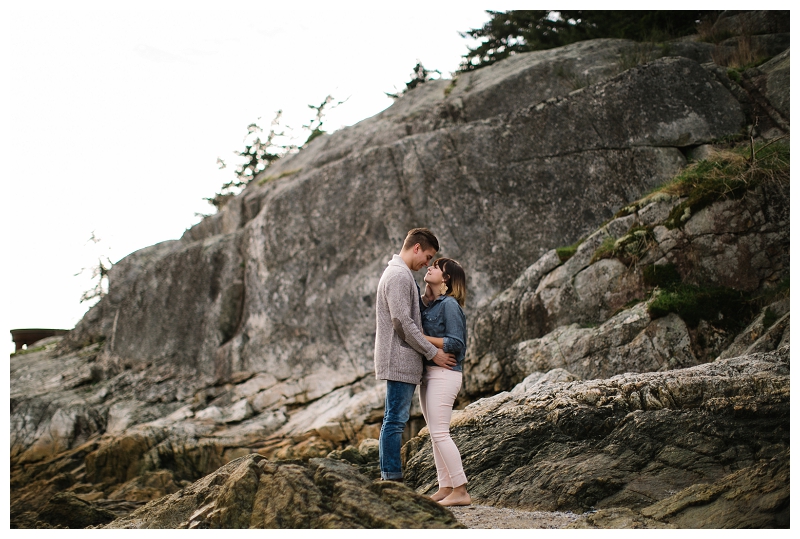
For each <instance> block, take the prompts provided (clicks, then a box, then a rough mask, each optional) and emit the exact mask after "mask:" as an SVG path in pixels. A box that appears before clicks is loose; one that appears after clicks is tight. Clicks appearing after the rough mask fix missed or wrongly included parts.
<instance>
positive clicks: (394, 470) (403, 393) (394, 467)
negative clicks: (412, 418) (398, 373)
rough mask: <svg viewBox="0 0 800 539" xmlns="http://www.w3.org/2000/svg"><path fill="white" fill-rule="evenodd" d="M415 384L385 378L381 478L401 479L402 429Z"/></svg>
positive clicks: (380, 445) (403, 428) (409, 411)
mask: <svg viewBox="0 0 800 539" xmlns="http://www.w3.org/2000/svg"><path fill="white" fill-rule="evenodd" d="M416 387H417V386H416V385H414V384H407V383H406V382H395V381H394V380H386V403H385V404H384V410H383V424H382V425H381V437H380V440H379V442H380V444H379V445H378V447H379V449H380V458H381V479H402V478H403V468H402V465H401V464H400V447H401V446H402V445H403V431H404V430H405V428H406V423H407V422H408V417H409V415H410V413H411V399H412V398H414V389H416Z"/></svg>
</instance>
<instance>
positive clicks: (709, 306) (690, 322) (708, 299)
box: [647, 284, 758, 330]
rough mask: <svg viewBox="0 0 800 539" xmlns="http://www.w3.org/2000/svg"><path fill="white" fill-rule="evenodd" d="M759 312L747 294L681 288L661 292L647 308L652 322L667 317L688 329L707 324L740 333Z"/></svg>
mask: <svg viewBox="0 0 800 539" xmlns="http://www.w3.org/2000/svg"><path fill="white" fill-rule="evenodd" d="M757 311H758V304H757V303H755V302H753V301H751V298H750V297H749V294H746V293H744V292H740V291H738V290H733V289H731V288H724V287H699V286H694V285H688V284H680V285H678V286H675V287H673V288H670V289H667V290H663V291H661V292H660V293H658V294H657V295H656V297H655V298H654V299H653V300H652V301H651V302H650V304H649V305H648V307H647V312H648V313H649V314H650V316H651V317H652V318H654V319H655V318H660V317H662V316H666V315H668V314H669V313H675V314H677V315H678V316H680V317H681V318H682V319H683V321H684V322H686V325H687V326H689V327H690V328H695V327H697V324H699V323H700V320H706V321H708V322H709V323H712V324H713V325H714V326H717V327H719V328H721V329H726V330H728V329H741V328H743V327H745V326H746V325H747V323H749V321H750V320H751V319H752V318H753V316H754V315H755V313H756V312H757Z"/></svg>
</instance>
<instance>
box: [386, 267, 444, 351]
mask: <svg viewBox="0 0 800 539" xmlns="http://www.w3.org/2000/svg"><path fill="white" fill-rule="evenodd" d="M406 281H407V279H404V278H402V277H401V276H396V277H393V278H392V279H391V281H389V282H387V283H386V284H387V286H386V296H387V297H386V299H387V303H388V305H389V315H390V316H391V319H392V326H393V327H394V330H395V332H396V333H397V334H398V335H399V336H400V338H401V339H402V340H403V341H405V343H406V344H408V345H409V346H410V347H411V348H413V349H414V350H416V351H417V352H419V353H420V354H422V355H423V356H425V359H432V358H433V356H435V355H436V347H435V346H433V345H432V344H431V343H429V342H428V340H427V339H426V338H425V337H424V335H423V334H422V331H421V330H420V328H419V327H418V326H417V324H416V323H415V322H414V319H413V318H412V317H411V313H412V309H413V308H414V305H413V304H412V303H411V301H412V299H414V300H415V301H416V299H415V298H417V297H419V293H418V290H419V289H418V288H417V286H416V283H414V282H413V279H412V280H411V281H412V282H411V283H410V284H411V286H412V287H414V292H413V294H412V293H409V289H408V284H409V283H407V282H406Z"/></svg>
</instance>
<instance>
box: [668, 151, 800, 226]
mask: <svg viewBox="0 0 800 539" xmlns="http://www.w3.org/2000/svg"><path fill="white" fill-rule="evenodd" d="M768 181H777V182H782V183H783V182H785V183H788V181H789V145H788V144H762V145H760V146H754V147H739V148H737V149H735V150H734V151H731V150H723V151H717V152H715V153H714V154H713V155H712V156H711V157H709V158H708V159H704V160H702V161H698V162H697V163H693V164H691V165H689V166H688V167H686V168H685V169H684V170H683V171H682V172H681V173H680V174H679V175H678V176H677V177H676V178H675V180H674V181H673V182H672V183H670V184H669V185H667V186H666V187H664V189H663V191H664V192H665V193H668V194H672V195H677V196H680V197H686V200H685V201H683V202H682V203H680V204H678V205H677V206H675V207H674V208H673V209H672V211H671V212H670V214H669V217H667V220H666V221H665V223H664V224H665V226H666V227H667V228H677V227H681V226H683V224H684V223H686V221H688V220H689V219H690V218H691V216H692V215H694V214H695V213H697V212H698V211H699V210H701V209H703V208H705V207H706V206H708V205H710V204H713V203H714V202H717V201H719V200H725V199H738V198H742V197H743V196H744V195H745V193H747V191H749V190H751V189H755V188H756V187H758V186H760V185H761V184H763V183H764V182H768Z"/></svg>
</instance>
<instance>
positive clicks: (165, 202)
mask: <svg viewBox="0 0 800 539" xmlns="http://www.w3.org/2000/svg"><path fill="white" fill-rule="evenodd" d="M470 3H471V2H461V3H459V6H461V7H460V8H458V9H455V8H453V7H452V6H449V7H448V6H447V5H443V6H442V9H441V10H435V9H422V8H421V6H420V5H414V4H413V3H397V4H393V5H397V6H398V9H397V10H392V11H389V10H383V11H382V10H366V9H363V8H361V9H355V8H358V5H357V4H351V5H350V9H348V8H347V6H348V4H347V3H345V4H341V3H332V2H330V3H324V4H323V3H318V4H316V5H317V6H330V5H337V6H345V7H344V8H342V9H336V10H330V9H324V8H318V7H315V5H314V4H313V3H311V4H309V3H302V2H301V3H296V2H295V3H291V4H290V3H288V2H287V3H285V4H279V5H299V6H305V7H306V8H307V9H305V10H302V9H294V10H268V11H267V10H265V9H264V7H265V6H269V5H274V3H270V2H261V3H258V4H253V3H252V2H245V3H242V2H240V3H235V2H226V3H225V4H217V5H225V6H230V7H228V8H226V9H225V10H223V11H220V10H212V9H207V8H206V6H207V4H202V3H199V4H198V3H194V4H191V6H200V7H201V8H205V9H202V10H196V8H194V7H192V9H194V10H188V9H185V8H186V7H189V6H190V4H174V3H173V4H166V5H167V6H170V7H176V6H177V8H180V9H174V10H168V9H154V7H153V6H152V5H148V4H147V3H146V2H144V3H143V2H136V3H130V5H131V6H138V7H140V8H148V9H138V10H130V11H123V10H121V9H113V10H110V9H101V8H102V4H99V3H89V2H84V3H80V2H78V3H75V2H70V3H69V4H70V5H71V6H79V7H83V8H85V9H71V10H58V9H57V7H58V5H57V4H51V5H48V4H44V5H45V8H44V9H37V10H35V11H34V10H30V9H29V10H27V11H13V10H14V9H17V8H19V7H21V6H11V9H12V11H7V12H6V14H7V22H8V26H9V27H8V30H9V31H8V34H7V35H8V37H9V41H10V43H9V49H8V50H9V55H8V58H7V61H8V66H9V69H7V70H6V73H7V74H9V75H10V76H9V78H8V79H7V81H8V83H9V84H8V96H9V99H10V100H9V103H10V110H9V111H8V123H7V125H8V137H9V144H8V146H7V151H8V155H7V159H6V167H5V175H6V189H5V195H4V197H5V198H6V208H7V214H6V218H7V219H8V225H7V228H6V230H7V231H9V232H10V234H9V238H8V240H7V241H8V242H9V243H8V245H7V248H6V253H12V255H11V257H9V258H10V260H9V259H7V260H9V262H10V263H8V262H7V267H6V271H8V273H9V275H8V276H7V277H6V279H5V282H6V283H10V284H11V286H10V287H9V289H8V299H9V302H8V303H9V306H10V309H9V311H10V312H9V320H8V322H9V329H10V328H25V327H45V328H71V327H73V326H74V325H75V324H76V323H77V322H78V321H79V320H80V318H81V317H82V316H83V314H84V312H85V311H86V309H87V308H88V306H89V304H88V303H83V304H81V303H79V298H80V296H81V293H82V292H83V291H85V290H87V289H89V288H91V287H92V281H91V280H90V278H89V273H88V272H87V273H86V274H84V275H82V276H79V277H75V276H74V274H75V273H78V272H79V271H80V270H81V269H82V268H84V267H89V266H92V265H93V264H95V262H96V260H97V256H98V255H99V254H105V255H107V256H109V258H110V259H111V260H112V261H114V262H116V261H117V260H119V259H120V258H122V257H124V256H125V255H127V254H129V253H131V252H133V251H135V250H137V249H140V248H143V247H146V246H148V245H152V244H154V243H157V242H160V241H164V240H169V239H177V238H179V237H180V236H181V235H182V234H183V232H184V230H185V229H186V228H188V227H189V226H191V225H193V224H195V223H196V222H197V221H198V220H199V218H198V217H196V216H195V213H211V212H213V208H212V207H211V206H210V205H208V203H207V202H205V201H204V200H203V197H209V196H212V195H213V194H214V193H215V192H216V191H217V190H219V189H220V187H221V185H222V184H223V183H224V182H225V181H228V180H231V179H233V177H234V176H233V168H234V167H233V166H232V163H233V162H235V160H236V158H235V156H234V154H233V151H234V150H240V149H242V148H243V143H242V140H243V137H244V135H245V133H246V127H247V125H248V124H249V123H251V122H253V121H256V119H257V118H259V117H261V123H260V125H262V127H268V126H269V121H270V120H271V118H272V117H273V115H274V112H275V111H276V110H277V109H283V110H284V120H285V123H287V124H289V125H291V126H293V127H296V128H298V129H299V128H300V126H301V125H302V124H303V123H307V122H308V120H309V119H310V118H311V116H312V114H313V111H312V110H311V109H309V108H308V106H307V105H308V104H318V103H319V102H321V101H322V100H323V99H324V98H325V96H326V95H327V94H329V93H330V94H333V95H334V97H336V98H338V99H344V98H348V97H349V100H348V101H347V102H346V103H345V104H344V105H341V106H340V107H338V108H337V109H335V110H333V111H331V112H330V114H329V115H328V117H327V121H326V123H325V127H326V128H327V129H328V130H334V129H336V128H338V127H341V126H345V125H351V124H353V123H356V122H358V121H359V120H362V119H364V118H367V117H370V116H372V115H374V114H376V113H378V112H380V111H381V110H383V109H384V108H386V107H387V106H389V105H390V104H391V99H389V98H388V97H386V95H385V94H384V92H387V91H389V92H391V91H394V90H395V89H397V88H402V87H404V83H405V82H406V81H407V80H409V79H410V73H411V70H412V68H413V66H414V65H415V63H416V61H417V59H419V60H421V61H422V63H423V65H425V66H426V67H427V68H428V69H439V70H441V71H442V72H443V73H444V74H445V76H449V72H452V71H455V70H456V69H457V67H458V63H459V61H460V59H461V56H462V55H463V54H464V53H466V52H467V46H468V45H469V44H470V43H472V41H469V40H466V39H464V38H462V37H461V36H459V34H458V31H459V30H460V31H466V30H468V29H470V28H475V27H478V26H481V25H482V24H483V23H484V22H485V21H486V20H488V15H486V13H485V11H484V10H483V9H480V8H478V7H470V6H469V4H470ZM374 4H375V5H381V4H380V3H374ZM157 5H165V4H164V3H163V2H161V3H159V4H157ZM254 5H255V6H256V7H254ZM258 6H262V7H260V8H259V7H258ZM212 7H213V6H212ZM237 8H240V9H237ZM217 157H222V158H223V159H225V160H226V161H227V162H228V165H229V166H228V168H226V169H224V170H221V171H220V170H218V169H217V165H216V159H217ZM93 231H94V233H95V234H96V236H97V237H99V238H100V239H101V242H100V243H99V244H97V245H94V244H92V243H91V242H88V241H87V240H88V239H89V237H90V236H91V234H92V232H93ZM8 339H10V335H9V337H8Z"/></svg>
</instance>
